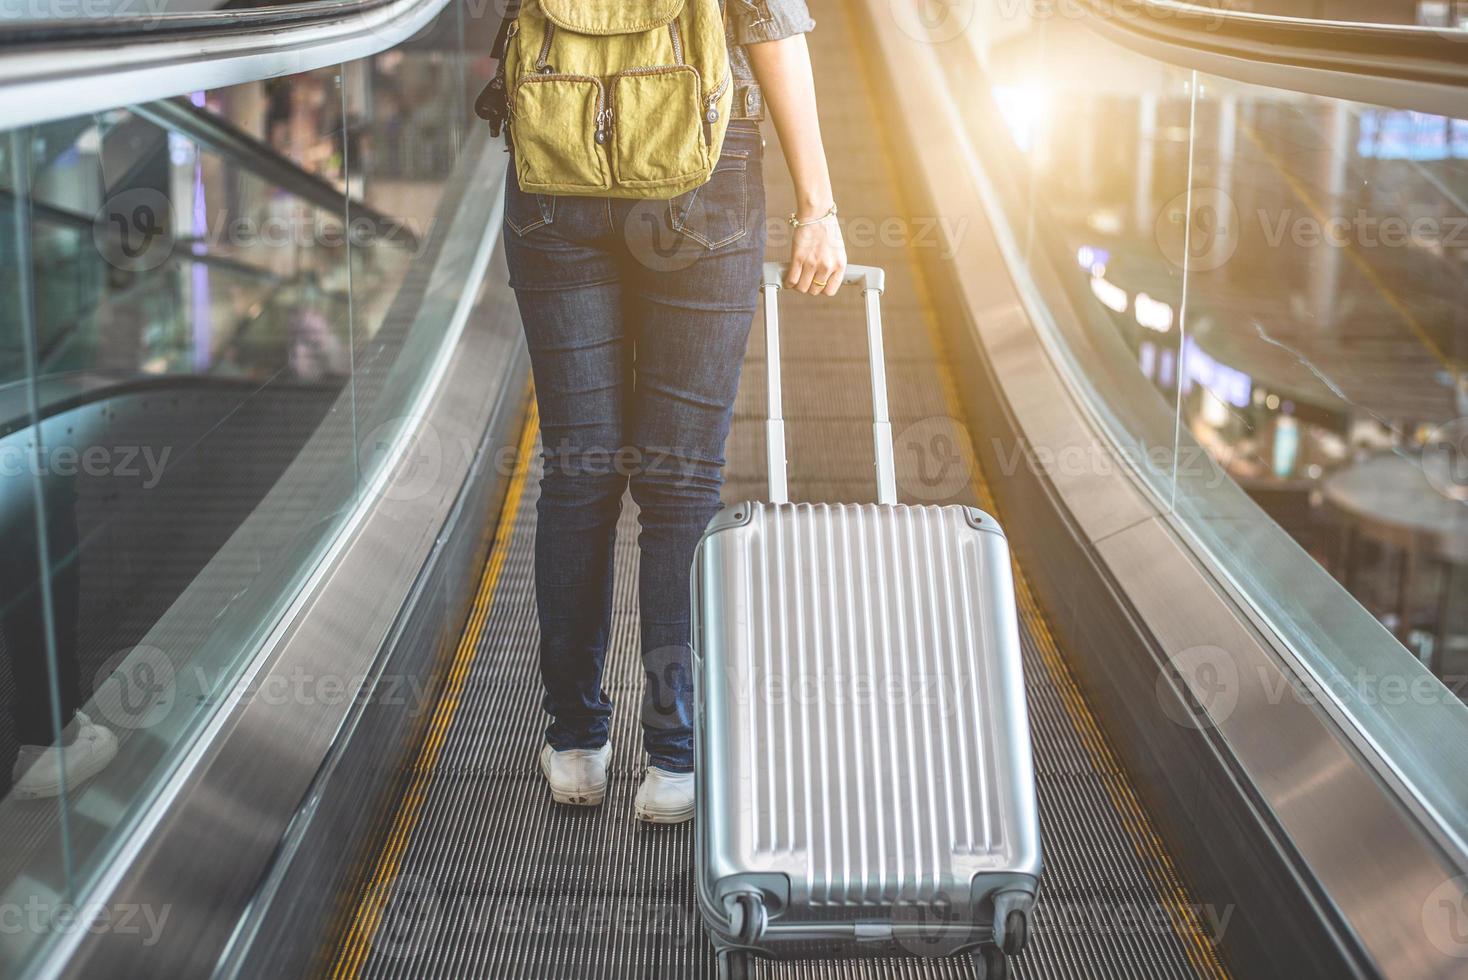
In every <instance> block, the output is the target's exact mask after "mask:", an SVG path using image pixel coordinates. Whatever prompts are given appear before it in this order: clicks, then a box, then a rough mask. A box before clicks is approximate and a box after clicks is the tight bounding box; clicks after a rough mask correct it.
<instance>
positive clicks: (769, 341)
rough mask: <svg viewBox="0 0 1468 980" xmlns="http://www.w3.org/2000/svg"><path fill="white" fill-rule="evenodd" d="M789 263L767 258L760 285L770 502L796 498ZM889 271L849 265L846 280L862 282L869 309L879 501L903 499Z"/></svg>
mask: <svg viewBox="0 0 1468 980" xmlns="http://www.w3.org/2000/svg"><path fill="white" fill-rule="evenodd" d="M785 269H786V266H785V265H784V264H783V263H780V262H766V263H765V276H764V281H763V282H762V283H761V284H760V289H761V290H762V291H763V292H764V297H765V372H766V385H765V387H766V390H767V391H768V392H769V404H770V410H769V418H768V419H766V420H765V447H766V448H765V451H766V453H767V454H768V469H769V472H770V503H772V504H784V503H789V502H790V488H789V486H788V484H787V482H786V475H785V469H786V462H785V417H784V414H783V413H784V408H783V401H784V400H783V398H782V397H781V393H780V309H779V303H778V301H777V299H778V295H779V292H780V284H781V283H782V282H784V280H785ZM885 278H886V277H885V274H884V273H883V272H882V270H881V269H879V268H877V267H876V266H871V265H848V266H847V267H846V273H845V275H843V276H842V278H841V281H842V282H843V283H844V284H846V285H857V284H860V285H861V297H862V301H863V302H864V303H865V304H866V310H867V357H868V361H869V363H870V366H871V374H872V445H873V448H874V449H875V451H876V463H877V503H879V504H895V503H897V474H896V470H895V467H894V464H893V454H892V420H891V419H890V418H888V416H887V364H886V360H885V359H884V358H883V356H882V288H883V285H884V283H885Z"/></svg>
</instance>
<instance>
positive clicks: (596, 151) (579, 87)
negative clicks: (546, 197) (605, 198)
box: [510, 75, 612, 194]
mask: <svg viewBox="0 0 1468 980" xmlns="http://www.w3.org/2000/svg"><path fill="white" fill-rule="evenodd" d="M513 105H514V114H513V116H512V118H511V122H510V136H511V139H513V141H514V144H515V173H516V174H517V176H518V177H519V178H520V188H521V189H522V190H525V191H529V192H532V193H540V194H576V193H581V194H586V193H589V192H592V191H604V190H607V189H609V188H610V187H611V186H612V180H611V174H610V173H609V172H608V170H607V165H606V160H605V159H604V158H603V156H602V151H601V148H600V147H599V146H598V145H597V141H596V134H597V131H598V130H599V129H601V128H602V126H604V122H603V119H604V117H605V113H606V104H605V95H604V90H603V89H602V84H601V82H600V81H598V80H597V79H595V78H592V77H590V76H586V75H526V76H524V77H523V78H521V79H520V81H519V82H518V83H517V84H516V86H515V99H514V103H513Z"/></svg>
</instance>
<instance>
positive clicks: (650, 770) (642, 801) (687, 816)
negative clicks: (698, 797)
mask: <svg viewBox="0 0 1468 980" xmlns="http://www.w3.org/2000/svg"><path fill="white" fill-rule="evenodd" d="M636 807H637V819H638V820H644V821H646V822H648V823H683V822H684V821H685V820H692V819H693V773H691V772H668V770H666V769H659V768H658V767H657V766H648V767H647V775H646V776H644V777H643V778H642V785H641V786H640V787H638V789H637V803H636Z"/></svg>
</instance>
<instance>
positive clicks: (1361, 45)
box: [1078, 0, 1468, 88]
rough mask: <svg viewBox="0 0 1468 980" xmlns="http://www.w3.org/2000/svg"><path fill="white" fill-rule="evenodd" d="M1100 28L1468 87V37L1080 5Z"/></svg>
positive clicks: (1298, 63)
mask: <svg viewBox="0 0 1468 980" xmlns="http://www.w3.org/2000/svg"><path fill="white" fill-rule="evenodd" d="M1078 2H1079V3H1080V5H1081V6H1082V7H1083V8H1084V9H1086V10H1087V12H1089V13H1090V14H1091V15H1092V16H1091V17H1088V18H1086V19H1087V21H1088V22H1089V23H1091V24H1092V25H1093V26H1103V27H1106V28H1110V29H1111V33H1112V34H1113V36H1117V35H1126V34H1130V35H1133V36H1135V37H1138V38H1142V39H1145V40H1147V41H1151V42H1153V43H1160V44H1164V45H1168V46H1172V47H1176V48H1184V49H1192V50H1196V51H1203V52H1208V53H1210V54H1215V55H1221V56H1224V57H1228V58H1236V59H1240V60H1242V61H1248V62H1257V63H1262V64H1269V65H1278V66H1284V67H1288V68H1292V69H1307V70H1317V71H1322V72H1335V73H1339V74H1342V75H1352V76H1366V77H1373V78H1381V79H1390V80H1393V81H1399V82H1423V83H1430V84H1433V85H1438V86H1444V85H1445V86H1453V87H1460V88H1468V31H1455V30H1452V29H1449V28H1434V27H1424V26H1419V25H1413V24H1373V23H1359V22H1353V21H1336V20H1318V19H1313V18H1303V17H1288V16H1283V15H1279V14H1261V13H1253V12H1248V11H1237V10H1224V9H1218V8H1214V7H1209V6H1206V5H1204V4H1198V3H1187V2H1183V0H1129V2H1128V3H1126V4H1117V3H1116V2H1115V0H1078Z"/></svg>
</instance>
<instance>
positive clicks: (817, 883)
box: [695, 503, 1040, 948]
mask: <svg viewBox="0 0 1468 980" xmlns="http://www.w3.org/2000/svg"><path fill="white" fill-rule="evenodd" d="M726 513H727V512H726ZM734 513H735V514H737V515H739V518H740V519H737V520H733V521H732V522H731V524H730V526H722V527H716V529H715V530H714V531H713V532H711V534H710V536H709V538H708V539H707V540H706V542H705V544H704V547H703V549H702V552H701V556H700V559H699V561H698V564H697V574H698V575H699V577H700V578H701V579H702V580H703V581H702V582H700V583H699V584H697V585H695V594H696V595H699V596H700V597H701V599H700V601H701V602H702V603H703V611H702V613H701V615H700V622H699V633H698V635H697V638H696V643H697V644H698V649H699V653H700V656H701V660H700V663H699V667H698V676H699V678H700V683H701V684H702V690H703V692H704V696H703V698H702V699H701V704H700V707H701V710H702V711H703V713H704V716H703V719H702V723H701V724H700V725H698V726H697V731H698V735H699V737H700V738H701V739H702V744H701V753H702V755H701V757H700V762H701V765H700V767H699V770H698V771H699V773H700V789H701V790H702V792H701V793H700V797H699V798H700V800H701V812H700V817H701V819H702V821H703V822H702V828H703V851H702V853H701V855H700V858H701V859H700V861H699V862H698V873H699V875H700V884H701V887H702V889H703V891H704V894H703V896H702V900H703V902H704V907H705V909H706V910H707V909H714V910H717V909H719V908H720V907H721V905H722V900H723V898H724V897H725V896H726V895H728V894H730V892H731V891H733V890H741V889H742V890H748V889H750V888H758V890H760V891H761V892H763V893H764V894H765V896H766V898H765V900H766V903H767V904H768V905H769V907H770V913H771V916H772V919H771V922H770V928H769V933H768V935H767V937H766V941H762V942H761V943H760V945H761V946H765V947H767V948H775V947H777V945H778V944H779V942H780V940H782V939H783V940H785V941H788V942H796V941H802V940H808V939H810V938H813V935H814V934H815V933H819V934H822V935H832V934H833V933H834V934H836V935H845V936H847V938H851V937H852V934H853V931H854V930H857V929H858V925H857V924H858V922H860V923H862V930H863V931H864V932H865V933H867V934H870V935H871V936H872V937H873V938H879V939H880V938H882V937H883V936H884V935H885V936H886V937H887V938H890V937H891V932H890V930H891V928H892V925H893V921H892V920H893V913H894V911H895V910H898V909H899V908H901V909H923V910H925V914H926V913H931V912H932V911H934V910H942V911H941V912H940V913H939V916H938V918H935V919H932V920H931V921H932V922H934V923H936V922H937V921H939V920H941V921H946V922H949V923H951V924H953V925H954V926H956V927H959V928H962V929H964V930H965V931H969V932H973V926H974V925H975V924H977V923H978V922H979V921H982V922H983V923H984V924H985V925H987V922H988V916H989V911H988V910H989V908H990V907H991V906H990V905H989V904H988V902H987V900H988V899H989V898H990V897H991V895H992V894H993V893H994V892H995V891H998V890H1018V891H1020V892H1022V893H1023V894H1025V895H1033V892H1034V887H1035V884H1034V883H1035V879H1036V878H1037V876H1038V874H1039V871H1040V836H1039V823H1038V816H1037V807H1036V804H1035V792H1034V767H1033V763H1032V760H1031V754H1030V738H1029V729H1028V722H1027V719H1026V709H1025V694H1024V678H1023V670H1022V667H1021V657H1020V642H1019V630H1018V625H1017V620H1016V614H1015V602H1014V583H1013V579H1012V575H1011V571H1010V563H1009V548H1008V545H1007V543H1006V541H1005V538H1004V535H1003V533H1002V532H1001V531H1000V530H999V527H998V524H997V523H996V522H995V521H994V519H993V518H991V517H988V516H987V515H985V514H983V513H982V512H981V511H978V510H976V509H973V508H968V507H962V506H947V507H936V506H911V507H910V506H897V507H883V506H875V505H871V504H864V505H849V504H834V505H833V504H794V505H790V504H783V505H775V504H758V503H753V504H742V505H736V507H735V508H734ZM1016 876H1019V877H1018V878H1016ZM716 921H717V920H716ZM812 923H821V924H822V925H821V926H820V927H818V928H816V929H814V930H813V929H812V928H811V924H812ZM837 923H840V924H841V925H840V926H839V927H838V926H837V925H836V924H837ZM985 935H987V933H986V934H985ZM981 938H983V937H982V936H980V935H979V934H978V933H976V932H975V933H974V935H973V940H972V941H973V942H978V941H980V939H981Z"/></svg>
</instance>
